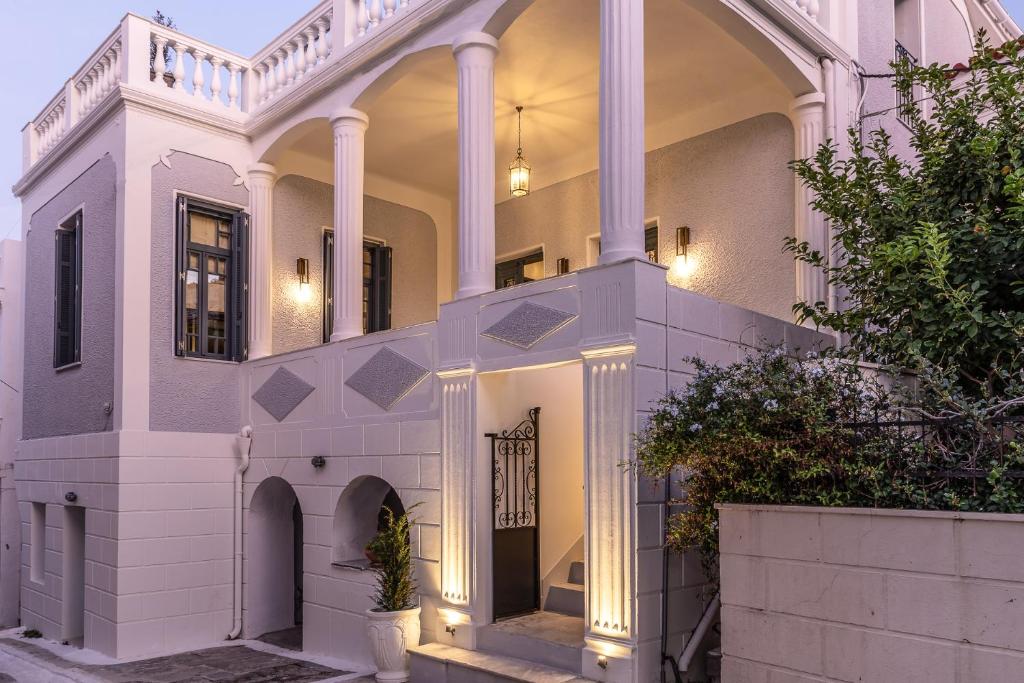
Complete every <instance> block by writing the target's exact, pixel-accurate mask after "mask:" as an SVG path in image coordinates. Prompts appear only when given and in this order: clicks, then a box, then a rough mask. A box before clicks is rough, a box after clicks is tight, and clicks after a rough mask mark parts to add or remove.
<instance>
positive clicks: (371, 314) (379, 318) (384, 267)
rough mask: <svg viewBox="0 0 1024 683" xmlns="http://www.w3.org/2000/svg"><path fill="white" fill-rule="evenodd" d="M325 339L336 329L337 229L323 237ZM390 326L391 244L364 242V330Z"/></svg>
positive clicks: (368, 330) (376, 330)
mask: <svg viewBox="0 0 1024 683" xmlns="http://www.w3.org/2000/svg"><path fill="white" fill-rule="evenodd" d="M323 264H324V269H323V273H324V285H323V341H324V343H327V342H329V341H330V340H331V332H332V331H333V329H334V231H333V230H325V231H324V238H323ZM390 329H391V247H389V246H386V245H384V244H382V243H380V242H375V241H373V240H365V241H364V242H363V333H364V334H369V333H370V332H380V331H382V330H390Z"/></svg>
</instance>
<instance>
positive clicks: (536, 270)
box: [523, 261, 544, 281]
mask: <svg viewBox="0 0 1024 683" xmlns="http://www.w3.org/2000/svg"><path fill="white" fill-rule="evenodd" d="M523 277H524V278H525V279H526V280H527V281H530V280H543V279H544V262H543V261H535V262H533V263H527V264H525V265H524V266H523Z"/></svg>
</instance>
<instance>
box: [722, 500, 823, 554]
mask: <svg viewBox="0 0 1024 683" xmlns="http://www.w3.org/2000/svg"><path fill="white" fill-rule="evenodd" d="M719 520H720V524H721V532H720V538H721V551H722V553H723V554H734V555H758V556H763V557H774V558H778V559H784V560H808V561H812V562H817V561H818V560H820V559H821V555H822V535H823V533H824V532H823V530H822V528H821V526H820V523H819V520H818V515H817V514H807V513H791V512H778V511H773V510H757V509H750V508H740V507H726V508H723V509H722V510H720V512H719Z"/></svg>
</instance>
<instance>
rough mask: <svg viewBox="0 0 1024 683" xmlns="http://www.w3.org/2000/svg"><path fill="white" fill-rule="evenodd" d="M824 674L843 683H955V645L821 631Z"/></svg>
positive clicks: (834, 628) (832, 629)
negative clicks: (850, 682) (871, 682)
mask: <svg viewBox="0 0 1024 683" xmlns="http://www.w3.org/2000/svg"><path fill="white" fill-rule="evenodd" d="M822 631H823V632H824V639H825V671H824V673H825V675H826V676H827V677H828V678H830V679H838V680H841V681H900V682H901V683H904V682H905V683H956V680H957V678H956V676H957V663H956V660H957V656H956V645H955V644H954V643H943V642H940V641H935V640H925V639H923V638H914V637H909V636H899V635H896V634H892V633H881V632H877V631H869V630H862V629H854V628H847V627H842V626H828V627H825V628H823V629H822Z"/></svg>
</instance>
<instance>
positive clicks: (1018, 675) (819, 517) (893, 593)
mask: <svg viewBox="0 0 1024 683" xmlns="http://www.w3.org/2000/svg"><path fill="white" fill-rule="evenodd" d="M719 511H720V515H721V531H720V534H721V536H720V538H721V551H722V556H721V562H722V653H723V657H724V659H723V680H724V681H727V682H728V683H775V682H781V681H786V682H791V681H792V682H801V683H810V682H811V681H821V682H825V681H828V682H833V681H859V682H864V683H870V682H877V683H888V682H892V681H900V682H901V683H915V682H917V681H920V682H921V683H963V682H966V681H970V682H971V683H988V682H990V681H991V682H992V683H996V682H999V683H1002V682H1006V681H1015V680H1022V677H1024V515H999V514H971V513H947V512H915V511H901V510H862V509H851V508H809V507H780V506H744V505H723V506H721V507H720V508H719Z"/></svg>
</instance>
